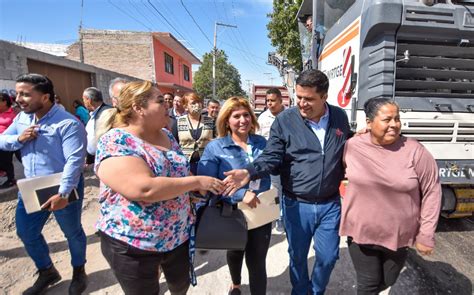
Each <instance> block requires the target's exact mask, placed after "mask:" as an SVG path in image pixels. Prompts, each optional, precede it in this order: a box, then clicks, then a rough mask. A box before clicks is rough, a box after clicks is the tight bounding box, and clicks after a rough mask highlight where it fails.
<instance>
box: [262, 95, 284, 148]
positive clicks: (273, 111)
mask: <svg viewBox="0 0 474 295" xmlns="http://www.w3.org/2000/svg"><path fill="white" fill-rule="evenodd" d="M265 103H266V105H267V110H266V111H265V112H263V113H262V114H261V115H260V116H259V117H258V124H259V125H260V129H259V131H258V134H260V135H261V136H263V137H265V138H266V139H267V140H268V138H269V137H270V127H272V124H273V121H275V117H276V116H277V115H278V114H279V113H281V112H282V111H283V110H284V109H285V106H284V105H283V99H282V97H281V92H280V90H279V89H278V88H270V89H268V90H267V98H266V102H265Z"/></svg>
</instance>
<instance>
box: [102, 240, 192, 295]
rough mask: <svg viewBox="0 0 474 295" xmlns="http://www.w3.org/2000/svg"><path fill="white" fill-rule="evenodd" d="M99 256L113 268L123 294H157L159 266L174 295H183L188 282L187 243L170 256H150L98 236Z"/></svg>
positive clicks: (150, 254) (158, 289)
mask: <svg viewBox="0 0 474 295" xmlns="http://www.w3.org/2000/svg"><path fill="white" fill-rule="evenodd" d="M100 238H101V245H100V246H101V249H102V254H103V255H104V257H105V259H106V260H107V262H108V263H109V265H110V267H111V268H112V270H113V272H114V274H115V277H116V278H117V280H118V282H119V284H120V287H122V290H123V291H124V292H125V294H127V295H129V294H131V295H132V294H133V295H135V294H137V295H142V294H156V295H158V294H159V293H160V284H159V276H158V271H159V270H158V269H159V267H160V266H161V269H162V270H163V273H164V275H165V278H166V283H167V284H168V289H169V290H170V293H171V294H173V295H181V294H183V295H184V294H186V292H187V290H188V288H189V284H190V279H189V267H190V265H189V243H188V242H186V243H184V244H182V245H180V246H179V247H178V248H176V249H174V250H172V251H169V252H162V253H159V252H152V251H145V250H141V249H138V248H135V247H133V246H131V245H129V244H127V243H125V242H122V241H119V240H117V239H114V238H111V237H109V236H107V235H106V234H104V233H101V234H100Z"/></svg>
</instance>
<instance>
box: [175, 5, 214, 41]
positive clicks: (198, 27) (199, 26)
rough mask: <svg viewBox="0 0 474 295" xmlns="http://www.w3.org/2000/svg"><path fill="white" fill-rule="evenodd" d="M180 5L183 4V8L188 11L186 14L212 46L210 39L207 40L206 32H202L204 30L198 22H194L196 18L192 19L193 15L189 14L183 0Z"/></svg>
mask: <svg viewBox="0 0 474 295" xmlns="http://www.w3.org/2000/svg"><path fill="white" fill-rule="evenodd" d="M181 5H183V7H184V10H186V12H187V13H188V15H189V16H190V17H191V19H192V20H193V22H194V23H195V24H196V26H197V27H198V29H199V31H201V33H202V34H203V35H204V37H206V39H207V42H209V45H211V46H212V42H211V40H209V37H207V35H206V33H204V31H203V30H202V29H201V27H200V26H199V24H198V23H197V22H196V20H195V19H194V17H193V15H192V14H191V12H189V10H188V9H187V8H186V5H184V2H183V0H181Z"/></svg>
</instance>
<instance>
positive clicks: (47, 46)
mask: <svg viewBox="0 0 474 295" xmlns="http://www.w3.org/2000/svg"><path fill="white" fill-rule="evenodd" d="M15 44H16V45H19V46H23V47H26V48H29V49H34V50H38V51H41V52H44V53H48V54H52V55H56V56H61V57H65V56H66V55H67V53H66V50H67V48H68V47H69V44H67V45H66V44H53V43H32V42H28V43H26V42H21V43H15Z"/></svg>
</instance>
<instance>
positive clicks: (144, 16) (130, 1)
mask: <svg viewBox="0 0 474 295" xmlns="http://www.w3.org/2000/svg"><path fill="white" fill-rule="evenodd" d="M128 3H130V5H131V6H132V7H133V8H134V9H135V11H136V12H137V13H138V14H139V16H140V17H142V18H144V19H145V20H147V21H148V23H149V24H151V26H152V27H153V25H154V24H153V22H152V21H151V20H150V19H149V18H148V16H146V15H145V14H143V13H142V12H141V11H140V10H138V6H136V3H133V2H132V0H128Z"/></svg>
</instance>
